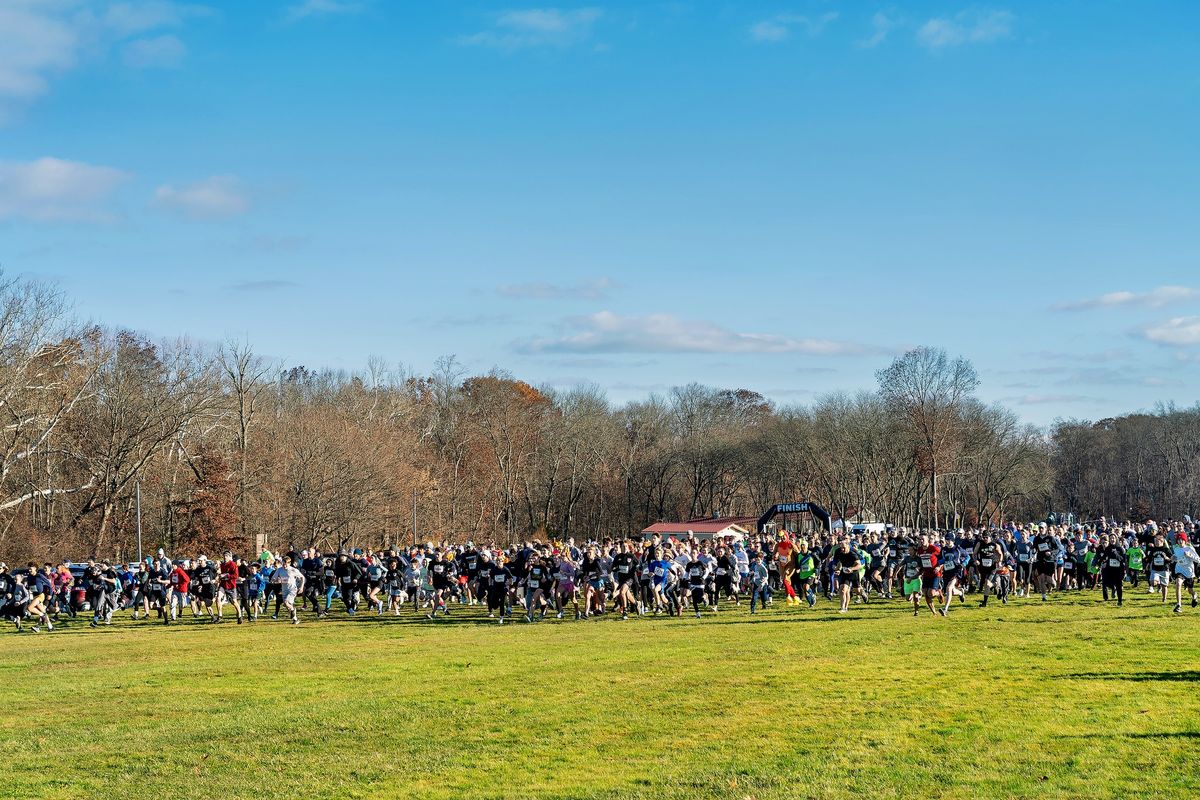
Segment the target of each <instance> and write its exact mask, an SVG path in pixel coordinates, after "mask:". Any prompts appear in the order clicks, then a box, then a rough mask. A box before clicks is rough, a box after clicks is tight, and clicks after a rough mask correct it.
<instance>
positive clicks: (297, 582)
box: [271, 556, 304, 625]
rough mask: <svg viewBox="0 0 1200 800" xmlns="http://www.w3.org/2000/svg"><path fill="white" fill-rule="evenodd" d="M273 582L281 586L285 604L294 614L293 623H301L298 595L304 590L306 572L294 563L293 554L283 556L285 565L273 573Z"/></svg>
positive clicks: (289, 611) (281, 595)
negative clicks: (297, 611) (298, 613)
mask: <svg viewBox="0 0 1200 800" xmlns="http://www.w3.org/2000/svg"><path fill="white" fill-rule="evenodd" d="M271 582H272V583H274V584H276V585H277V586H278V587H279V596H280V598H282V600H283V606H284V608H286V609H287V610H288V613H289V614H291V616H292V624H293V625H299V624H300V617H299V616H297V614H296V595H298V594H300V592H302V591H304V573H302V572H301V571H300V570H298V569H296V567H295V565H293V564H292V559H291V556H284V557H283V565H282V566H281V567H279V568H278V569H276V570H275V572H274V573H273V574H272V575H271Z"/></svg>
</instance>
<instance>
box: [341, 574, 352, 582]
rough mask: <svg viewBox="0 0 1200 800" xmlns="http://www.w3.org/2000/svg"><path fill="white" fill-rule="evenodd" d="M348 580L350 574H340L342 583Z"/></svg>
mask: <svg viewBox="0 0 1200 800" xmlns="http://www.w3.org/2000/svg"><path fill="white" fill-rule="evenodd" d="M349 582H350V576H349V575H343V576H342V583H349Z"/></svg>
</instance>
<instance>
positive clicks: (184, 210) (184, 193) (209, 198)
mask: <svg viewBox="0 0 1200 800" xmlns="http://www.w3.org/2000/svg"><path fill="white" fill-rule="evenodd" d="M154 205H155V206H156V207H158V208H162V209H166V210H168V211H173V212H176V213H179V214H182V215H184V216H185V217H189V218H191V219H204V220H215V219H226V218H229V217H235V216H237V215H239V214H244V213H246V212H247V211H249V210H250V197H249V195H248V193H247V191H246V189H245V187H244V186H243V185H242V182H241V180H239V179H238V178H237V177H235V176H233V175H214V176H213V177H211V178H205V179H204V180H202V181H198V182H196V183H192V184H189V185H187V186H172V185H165V186H159V187H158V189H156V190H155V192H154Z"/></svg>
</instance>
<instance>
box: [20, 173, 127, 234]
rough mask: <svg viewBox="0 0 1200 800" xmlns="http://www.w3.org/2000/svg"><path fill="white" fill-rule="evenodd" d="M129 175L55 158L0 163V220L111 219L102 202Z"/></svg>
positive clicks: (112, 216) (111, 214) (111, 215)
mask: <svg viewBox="0 0 1200 800" xmlns="http://www.w3.org/2000/svg"><path fill="white" fill-rule="evenodd" d="M128 178H129V175H128V174H127V173H125V172H122V171H121V170H119V169H114V168H112V167H99V166H94V165H92V164H83V163H80V162H78V161H64V160H62V159H58V158H39V159H38V160H36V161H26V162H0V220H4V219H27V220H33V221H36V222H56V221H87V222H106V221H110V220H112V219H113V218H114V215H113V213H112V212H111V211H108V210H106V209H105V208H104V207H103V203H104V201H105V200H107V199H108V198H109V197H110V196H111V195H112V193H113V192H114V191H115V190H116V188H117V187H118V186H119V185H120V184H121V183H122V182H124V181H125V180H126V179H128Z"/></svg>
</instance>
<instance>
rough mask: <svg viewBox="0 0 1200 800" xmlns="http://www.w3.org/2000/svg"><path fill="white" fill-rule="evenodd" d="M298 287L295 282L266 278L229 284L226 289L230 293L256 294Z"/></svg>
mask: <svg viewBox="0 0 1200 800" xmlns="http://www.w3.org/2000/svg"><path fill="white" fill-rule="evenodd" d="M299 286H300V284H298V283H296V282H295V281H286V280H276V279H269V278H268V279H263V280H256V281H240V282H238V283H234V284H231V285H230V286H228V287H227V288H228V289H229V290H230V291H231V292H244V293H248V294H252V293H258V292H279V291H283V290H284V289H295V288H297V287H299Z"/></svg>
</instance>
